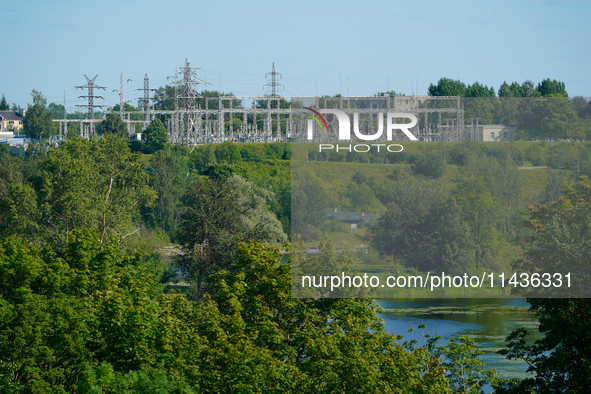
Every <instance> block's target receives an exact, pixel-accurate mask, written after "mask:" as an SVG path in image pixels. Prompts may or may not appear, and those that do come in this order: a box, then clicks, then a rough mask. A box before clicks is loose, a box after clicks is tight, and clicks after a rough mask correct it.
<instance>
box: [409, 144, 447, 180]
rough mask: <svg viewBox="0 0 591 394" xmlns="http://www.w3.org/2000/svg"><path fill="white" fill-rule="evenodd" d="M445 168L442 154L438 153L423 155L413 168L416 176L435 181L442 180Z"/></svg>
mask: <svg viewBox="0 0 591 394" xmlns="http://www.w3.org/2000/svg"><path fill="white" fill-rule="evenodd" d="M445 168H446V164H445V163H444V161H443V155H442V152H436V151H432V152H429V153H427V154H425V155H422V156H421V157H420V158H419V159H418V160H417V161H415V163H414V164H413V166H412V169H413V171H414V172H415V173H416V174H420V175H424V176H426V177H428V178H433V179H437V178H441V177H442V176H443V175H444V174H445Z"/></svg>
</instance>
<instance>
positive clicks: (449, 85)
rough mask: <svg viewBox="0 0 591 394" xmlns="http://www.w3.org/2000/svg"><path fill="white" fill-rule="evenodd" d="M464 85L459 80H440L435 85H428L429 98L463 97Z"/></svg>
mask: <svg viewBox="0 0 591 394" xmlns="http://www.w3.org/2000/svg"><path fill="white" fill-rule="evenodd" d="M465 92H466V85H465V84H464V83H463V82H461V81H460V80H453V79H450V78H441V79H439V81H437V85H433V84H429V89H428V93H429V96H462V97H463V96H464V95H465Z"/></svg>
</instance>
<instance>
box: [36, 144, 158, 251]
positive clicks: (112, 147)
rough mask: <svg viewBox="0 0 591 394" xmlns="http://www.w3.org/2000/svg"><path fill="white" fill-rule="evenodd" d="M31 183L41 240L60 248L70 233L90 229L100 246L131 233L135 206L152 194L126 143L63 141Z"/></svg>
mask: <svg viewBox="0 0 591 394" xmlns="http://www.w3.org/2000/svg"><path fill="white" fill-rule="evenodd" d="M42 168H43V172H42V174H41V175H39V177H38V179H37V180H36V184H37V189H36V191H37V205H38V207H39V210H40V216H41V219H40V222H39V225H40V229H41V231H42V238H43V239H44V240H46V241H48V242H50V243H52V244H57V245H63V244H64V243H65V242H66V241H67V237H68V234H69V233H70V232H71V231H72V230H74V229H86V228H92V229H94V230H95V231H97V232H98V234H99V239H100V240H101V242H103V241H104V242H106V241H107V240H109V238H110V237H114V238H117V239H122V238H124V237H126V236H127V235H129V234H131V233H134V232H135V231H136V229H138V227H137V226H135V224H134V219H135V218H136V216H137V215H138V214H139V209H140V206H142V205H148V206H149V205H151V204H152V203H153V201H154V199H155V197H156V196H155V193H154V191H153V190H152V189H151V188H150V187H149V186H148V174H147V173H146V172H145V171H144V165H143V164H141V163H140V162H139V157H138V156H137V155H135V154H132V153H131V152H130V151H129V148H128V146H127V141H126V140H125V139H123V138H121V137H118V136H115V135H112V134H109V135H107V136H105V137H104V138H101V139H91V140H90V141H87V140H84V139H82V138H74V139H68V140H67V141H66V143H65V144H63V145H62V146H60V148H58V149H56V150H55V151H53V152H52V154H51V155H49V156H48V157H47V159H46V160H45V161H44V162H43V164H42Z"/></svg>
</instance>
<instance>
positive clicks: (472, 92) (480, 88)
mask: <svg viewBox="0 0 591 394" xmlns="http://www.w3.org/2000/svg"><path fill="white" fill-rule="evenodd" d="M464 95H465V97H495V90H494V89H493V88H492V87H490V88H489V87H488V86H486V85H482V84H480V83H479V82H474V83H473V84H472V85H468V86H467V87H466V91H465V93H464Z"/></svg>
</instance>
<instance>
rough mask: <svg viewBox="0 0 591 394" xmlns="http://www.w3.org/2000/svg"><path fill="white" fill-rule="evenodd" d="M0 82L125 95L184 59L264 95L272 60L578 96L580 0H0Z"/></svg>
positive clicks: (586, 80)
mask: <svg viewBox="0 0 591 394" xmlns="http://www.w3.org/2000/svg"><path fill="white" fill-rule="evenodd" d="M0 4H1V5H0V12H1V13H2V15H3V22H2V24H0V36H1V37H3V43H4V45H3V56H2V61H1V62H0V75H1V80H0V94H4V95H5V96H6V98H7V100H8V101H9V103H11V104H12V103H13V102H14V103H17V104H18V105H19V106H26V104H27V103H30V102H31V96H30V93H31V90H32V89H37V90H40V91H41V92H42V93H43V94H44V95H45V96H46V97H47V99H48V102H56V103H63V96H64V91H65V93H66V99H67V105H68V107H69V108H73V106H74V105H75V104H84V103H85V102H84V100H83V99H78V96H80V95H83V94H85V92H83V91H81V90H77V89H75V88H74V87H75V86H76V85H83V84H85V82H86V80H85V78H84V74H86V75H88V76H89V77H93V76H94V75H96V74H98V77H97V79H96V83H97V84H98V85H100V86H106V87H107V89H106V90H105V91H101V92H100V94H102V95H103V96H105V99H106V100H105V101H104V102H103V101H102V100H99V101H98V103H99V104H102V103H104V104H106V105H109V106H112V105H115V104H117V103H118V102H119V96H118V92H113V90H114V89H119V77H120V73H121V70H123V72H124V74H125V77H126V79H127V78H130V79H131V81H130V82H128V83H127V84H126V87H125V91H126V99H131V100H133V103H134V104H137V98H139V97H140V96H141V94H142V93H141V92H140V91H137V90H136V89H138V88H142V87H143V78H144V74H148V76H149V77H150V87H152V88H155V87H159V86H163V85H165V84H167V83H170V81H171V80H170V79H167V78H168V77H171V76H172V75H173V74H174V71H175V68H178V67H180V66H182V65H183V64H184V61H185V58H188V60H189V62H190V63H191V65H192V66H196V67H199V68H201V69H200V70H199V72H198V77H199V78H201V79H203V80H205V81H207V82H208V83H209V85H207V87H206V89H208V90H221V91H224V92H232V93H234V94H236V95H240V96H254V95H262V94H264V93H265V90H264V89H263V85H264V84H265V83H267V82H268V81H267V80H266V79H265V74H266V73H267V72H270V71H271V65H272V63H273V62H275V64H276V70H277V71H278V72H280V73H282V79H281V80H280V82H281V83H283V84H284V85H285V89H284V90H282V91H280V94H282V95H285V96H313V95H316V94H319V95H324V94H331V95H332V94H336V93H342V94H343V95H345V96H365V95H373V94H374V93H375V92H377V91H385V90H386V89H390V90H395V91H397V92H401V93H405V94H407V95H408V94H413V93H414V94H426V92H427V88H428V86H429V84H430V83H436V82H437V80H438V79H439V78H441V77H449V78H453V79H460V80H462V81H463V82H465V83H473V82H475V81H478V82H480V83H483V84H486V85H489V86H493V87H494V88H495V90H496V89H498V87H499V85H500V84H501V83H502V82H503V81H504V80H506V81H507V82H512V81H517V82H520V83H521V82H523V81H524V80H526V79H530V80H532V81H534V82H535V83H537V82H539V81H541V80H542V79H544V78H552V79H558V80H561V81H564V82H565V84H566V88H567V91H568V93H569V95H570V96H591V78H590V74H589V71H590V70H591V23H589V17H590V16H591V2H589V1H581V0H579V1H565V0H562V1H557V0H540V1H532V0H523V1H520V0H512V1H504V0H501V1H455V0H451V1H404V2H403V1H374V0H366V1H349V0H343V1H330V2H329V1H307V0H302V1H297V2H295V1H291V2H286V1H250V2H244V1H240V2H239V1H229V0H226V1H223V2H214V1H208V2H202V1H180V0H169V1H167V2H163V1H152V0H142V1H139V0H117V1H111V0H106V1H102V2H95V1H92V2H91V1H81V0H76V1H73V0H53V1H46V0H44V1H38V0H28V1H23V2H18V3H15V2H8V1H3V2H2V3H0Z"/></svg>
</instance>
